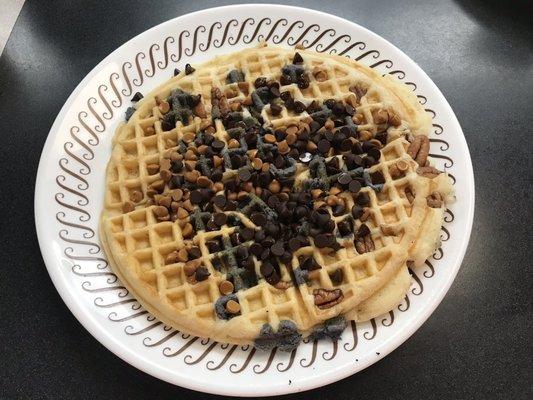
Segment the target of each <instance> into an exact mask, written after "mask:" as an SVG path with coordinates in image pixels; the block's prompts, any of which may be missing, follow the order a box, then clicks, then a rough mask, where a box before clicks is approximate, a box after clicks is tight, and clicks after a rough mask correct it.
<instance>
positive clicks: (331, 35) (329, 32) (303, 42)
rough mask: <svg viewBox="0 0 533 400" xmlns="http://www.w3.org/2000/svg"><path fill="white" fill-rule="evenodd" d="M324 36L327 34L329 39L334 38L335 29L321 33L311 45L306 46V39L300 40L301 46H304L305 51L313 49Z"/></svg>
mask: <svg viewBox="0 0 533 400" xmlns="http://www.w3.org/2000/svg"><path fill="white" fill-rule="evenodd" d="M326 34H328V35H329V36H330V37H335V35H336V34H337V33H336V32H335V29H326V30H325V31H324V32H322V33H321V34H320V35H318V37H317V38H316V39H315V40H314V41H313V43H311V44H309V45H308V44H307V39H304V40H302V46H304V47H305V48H306V49H308V48H310V47H313V46H314V45H315V44H317V43H318V42H319V41H320V40H321V39H322V38H323V37H324V36H325V35H326ZM316 49H317V51H318V45H317V47H316Z"/></svg>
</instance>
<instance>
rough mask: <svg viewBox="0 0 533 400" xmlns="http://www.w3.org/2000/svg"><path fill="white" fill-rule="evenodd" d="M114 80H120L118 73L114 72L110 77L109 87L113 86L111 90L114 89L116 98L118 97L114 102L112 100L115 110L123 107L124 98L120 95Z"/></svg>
mask: <svg viewBox="0 0 533 400" xmlns="http://www.w3.org/2000/svg"><path fill="white" fill-rule="evenodd" d="M113 79H116V80H118V79H120V75H119V74H117V73H116V72H113V73H112V74H111V75H109V86H111V89H113V93H115V96H116V97H117V98H116V99H114V100H111V105H112V106H113V107H115V108H118V107H120V106H122V96H121V95H120V93H119V91H118V89H117V86H116V85H115V82H113Z"/></svg>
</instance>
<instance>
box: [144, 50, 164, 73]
mask: <svg viewBox="0 0 533 400" xmlns="http://www.w3.org/2000/svg"><path fill="white" fill-rule="evenodd" d="M160 48H161V47H160V46H159V45H158V44H157V43H154V44H152V45H151V46H150V50H148V58H149V59H150V69H145V70H144V74H145V75H146V76H147V77H148V78H151V77H152V76H154V75H155V60H154V49H155V50H156V51H157V50H159V49H160ZM158 65H159V63H158Z"/></svg>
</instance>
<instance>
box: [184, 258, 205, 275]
mask: <svg viewBox="0 0 533 400" xmlns="http://www.w3.org/2000/svg"><path fill="white" fill-rule="evenodd" d="M201 263H202V260H200V259H199V258H197V259H195V260H191V261H187V262H186V263H185V265H184V266H183V272H185V275H187V276H192V275H194V273H195V272H196V269H197V268H198V267H199V266H200V264H201Z"/></svg>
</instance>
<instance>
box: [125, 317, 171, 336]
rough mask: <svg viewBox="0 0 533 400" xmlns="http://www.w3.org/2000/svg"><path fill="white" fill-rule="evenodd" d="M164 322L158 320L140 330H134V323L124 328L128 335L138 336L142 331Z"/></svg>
mask: <svg viewBox="0 0 533 400" xmlns="http://www.w3.org/2000/svg"><path fill="white" fill-rule="evenodd" d="M161 324H162V322H160V321H157V322H154V323H153V324H151V325H148V326H147V327H146V328H143V329H141V330H138V331H134V330H133V329H134V327H133V325H127V326H126V327H125V328H124V332H125V333H126V335H130V336H137V335H140V334H141V333H146V332H148V331H150V330H152V329H154V328H156V327H158V326H159V325H161Z"/></svg>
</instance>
